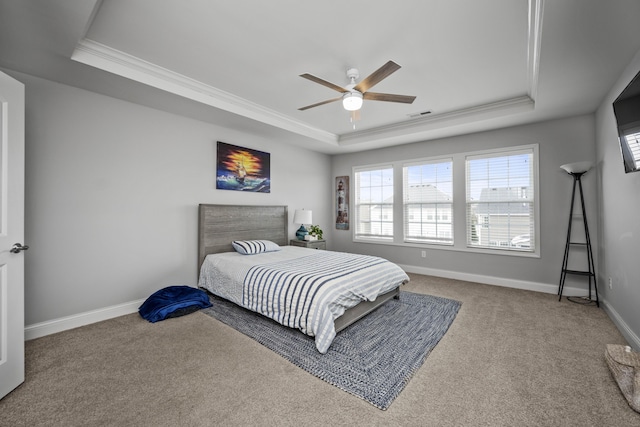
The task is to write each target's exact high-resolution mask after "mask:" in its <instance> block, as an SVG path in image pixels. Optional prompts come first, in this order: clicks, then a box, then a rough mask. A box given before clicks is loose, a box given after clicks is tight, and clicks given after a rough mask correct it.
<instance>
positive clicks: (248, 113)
mask: <svg viewBox="0 0 640 427" xmlns="http://www.w3.org/2000/svg"><path fill="white" fill-rule="evenodd" d="M71 59H72V60H74V61H77V62H80V63H83V64H86V65H90V66H92V67H95V68H98V69H101V70H104V71H108V72H110V73H113V74H116V75H119V76H122V77H126V78H128V79H131V80H134V81H137V82H140V83H143V84H146V85H149V86H152V87H155V88H157V89H162V90H164V91H167V92H170V93H173V94H175V95H179V96H183V97H185V98H188V99H192V100H194V101H197V102H200V103H202V104H205V105H209V106H212V107H215V108H219V109H221V110H225V111H229V112H231V113H234V114H238V115H241V116H244V117H247V118H250V119H253V120H256V121H259V122H262V123H266V124H268V125H271V126H275V127H278V128H281V129H285V130H288V131H290V132H294V133H297V134H300V135H303V136H306V137H309V138H313V139H315V140H318V141H322V142H325V143H328V144H330V145H334V146H337V142H338V135H336V134H333V133H331V132H326V131H324V130H321V129H318V128H315V127H312V126H309V125H307V124H304V123H302V122H299V121H296V120H293V119H291V118H290V117H288V116H285V115H283V114H280V113H278V112H277V111H274V110H271V109H269V108H265V107H263V106H261V105H258V104H256V103H254V102H251V101H248V100H246V99H244V98H240V97H238V96H236V95H233V94H231V93H229V92H225V91H223V90H220V89H217V88H215V87H213V86H209V85H207V84H204V83H202V82H200V81H197V80H194V79H191V78H189V77H186V76H184V75H182V74H178V73H175V72H173V71H171V70H168V69H166V68H163V67H160V66H158V65H155V64H152V63H150V62H147V61H144V60H142V59H140V58H137V57H135V56H132V55H129V54H127V53H125V52H122V51H119V50H117V49H113V48H111V47H109V46H106V45H104V44H101V43H98V42H96V41H93V40H91V39H87V38H85V39H82V40H81V41H80V42H79V43H78V45H77V46H76V48H75V50H74V52H73V54H72V55H71Z"/></svg>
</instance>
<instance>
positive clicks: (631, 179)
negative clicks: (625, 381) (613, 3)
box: [596, 52, 640, 348]
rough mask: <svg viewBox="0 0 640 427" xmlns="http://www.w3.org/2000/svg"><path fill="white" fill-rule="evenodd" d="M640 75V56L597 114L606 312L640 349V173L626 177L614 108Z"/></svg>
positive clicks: (601, 270) (601, 267) (601, 261)
mask: <svg viewBox="0 0 640 427" xmlns="http://www.w3.org/2000/svg"><path fill="white" fill-rule="evenodd" d="M638 71H640V52H638V54H636V56H635V58H634V59H633V60H632V61H631V63H630V64H629V66H628V67H627V69H626V70H625V71H624V72H623V73H622V75H621V76H620V79H619V80H618V82H617V83H616V84H615V85H614V86H613V87H612V88H611V91H610V92H609V93H608V94H607V96H606V97H605V99H604V100H603V101H602V104H601V105H600V108H599V109H598V111H597V112H596V151H597V161H598V172H599V177H600V180H599V183H598V187H599V188H598V192H599V195H600V201H601V203H600V208H599V220H600V224H599V230H600V246H599V248H598V253H599V255H600V258H599V264H598V267H599V277H600V281H601V283H602V284H603V286H602V287H601V289H602V294H603V296H604V298H605V300H606V301H605V302H606V303H605V309H607V311H608V312H609V314H610V317H611V318H612V319H613V320H614V322H616V324H617V325H618V328H619V329H620V330H621V331H622V333H623V334H624V335H625V337H626V338H627V340H628V341H629V342H630V343H632V344H634V346H635V347H636V348H640V339H639V338H638V337H639V336H640V262H638V261H639V260H640V257H639V256H638V242H639V241H640V216H639V214H638V213H639V212H640V172H635V173H630V174H625V173H624V167H623V163H622V155H621V153H620V145H619V142H618V131H617V129H616V122H615V116H614V114H613V107H612V103H613V101H614V100H615V99H616V98H617V96H618V95H619V94H620V92H622V90H623V89H624V88H625V86H626V85H627V84H628V83H629V82H630V81H631V79H632V78H633V77H634V76H635V75H636V73H638ZM636 111H640V110H636ZM637 119H640V115H639V116H638V117H637V118H636V120H637ZM609 278H611V281H612V286H611V289H609V286H608V279H609Z"/></svg>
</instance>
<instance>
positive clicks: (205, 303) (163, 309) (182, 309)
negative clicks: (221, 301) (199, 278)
mask: <svg viewBox="0 0 640 427" xmlns="http://www.w3.org/2000/svg"><path fill="white" fill-rule="evenodd" d="M206 307H211V302H210V301H209V296H208V295H207V293H206V292H204V291H203V290H201V289H196V288H192V287H191V286H181V285H178V286H168V287H166V288H163V289H160V290H159V291H156V292H155V293H153V294H152V295H151V296H150V297H149V298H147V299H146V301H145V302H144V303H143V304H142V305H141V306H140V308H139V309H138V312H139V313H140V316H142V317H143V318H144V319H147V320H148V321H149V322H151V323H155V322H158V321H160V320H165V319H169V318H172V317H178V316H184V315H186V314H189V313H193V312H194V311H198V310H200V309H201V308H206Z"/></svg>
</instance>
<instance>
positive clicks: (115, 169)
mask: <svg viewBox="0 0 640 427" xmlns="http://www.w3.org/2000/svg"><path fill="white" fill-rule="evenodd" d="M9 73H10V74H12V75H13V76H14V77H15V78H17V79H18V80H20V81H22V82H23V83H25V85H26V108H27V111H26V206H25V208H26V209H25V210H26V218H25V234H26V235H25V242H26V244H28V245H29V246H30V249H29V251H28V253H25V263H26V274H25V317H26V318H25V324H26V325H27V326H29V325H33V324H36V323H41V322H47V321H51V320H54V319H60V318H64V317H66V316H74V315H77V314H80V313H85V312H90V311H92V310H100V309H102V308H104V307H111V306H116V305H118V304H123V303H127V302H130V301H135V300H139V299H144V298H146V297H148V296H149V295H150V294H151V293H153V292H154V291H156V290H158V289H160V288H162V287H164V286H169V285H176V284H185V285H195V284H196V283H197V217H198V213H197V206H198V204H199V203H223V204H251V205H260V204H268V205H279V204H282V205H288V206H289V213H290V216H291V217H292V215H293V212H294V210H295V209H297V208H302V207H304V208H306V209H312V210H313V211H314V223H316V224H320V226H321V227H323V228H328V227H329V226H330V222H331V219H330V218H329V215H330V212H329V210H328V209H327V208H326V199H327V198H328V197H330V194H331V188H332V182H331V178H330V158H329V157H328V156H327V155H324V154H319V153H315V152H312V151H308V150H304V149H300V148H296V147H292V146H288V145H284V144H281V143H278V142H277V141H270V140H265V139H263V138H261V137H260V136H256V135H249V134H245V133H242V132H238V131H233V130H229V129H225V128H223V127H218V126H214V125H211V124H208V123H203V122H199V121H195V120H191V119H187V118H184V117H180V116H176V115H172V114H169V113H165V112H161V111H158V110H154V109H150V108H147V107H142V106H139V105H136V104H132V103H128V102H124V101H120V100H117V99H114V98H110V97H106V96H103V95H98V94H95V93H92V92H88V91H84V90H80V89H76V88H73V87H69V86H65V85H61V84H57V83H54V82H50V81H47V80H42V79H39V78H35V77H32V76H28V75H25V74H21V73H15V72H10V71H9ZM216 141H224V142H227V143H230V144H235V145H241V146H245V147H249V148H255V149H258V150H261V151H266V152H269V153H271V179H272V189H271V193H270V194H256V193H251V194H247V193H241V192H234V191H223V190H216V189H215V181H214V178H215V161H216ZM303 158H304V159H305V160H306V162H300V161H299V159H303ZM308 164H313V165H314V167H313V168H309V167H308ZM295 229H296V226H295V225H294V224H290V234H291V236H293V235H294V233H295Z"/></svg>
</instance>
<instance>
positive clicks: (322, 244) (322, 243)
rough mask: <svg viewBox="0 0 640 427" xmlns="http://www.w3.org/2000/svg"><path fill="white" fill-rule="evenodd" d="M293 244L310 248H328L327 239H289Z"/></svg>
mask: <svg viewBox="0 0 640 427" xmlns="http://www.w3.org/2000/svg"><path fill="white" fill-rule="evenodd" d="M289 244H290V245H291V246H300V247H301V248H310V249H322V250H326V249H327V241H326V240H298V239H291V240H290V241H289Z"/></svg>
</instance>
